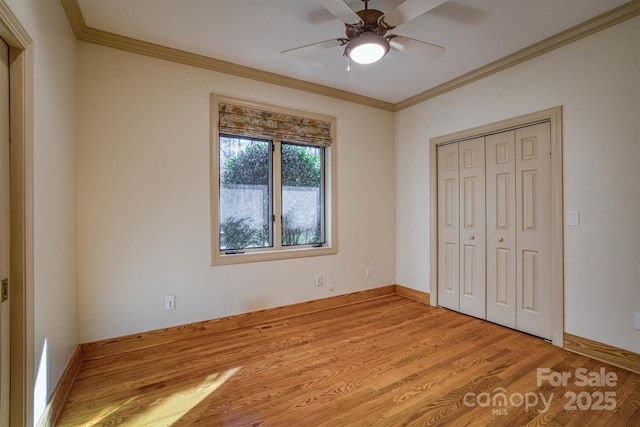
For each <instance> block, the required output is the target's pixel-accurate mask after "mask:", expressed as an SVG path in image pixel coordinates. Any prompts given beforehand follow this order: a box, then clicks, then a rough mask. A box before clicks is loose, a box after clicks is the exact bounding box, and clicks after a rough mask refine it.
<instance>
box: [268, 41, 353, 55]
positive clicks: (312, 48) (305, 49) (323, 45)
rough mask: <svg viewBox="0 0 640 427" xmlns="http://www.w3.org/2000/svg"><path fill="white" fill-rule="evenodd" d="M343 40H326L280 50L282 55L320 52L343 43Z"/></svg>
mask: <svg viewBox="0 0 640 427" xmlns="http://www.w3.org/2000/svg"><path fill="white" fill-rule="evenodd" d="M341 43H342V42H341V41H340V40H338V39H331V40H325V41H323V42H318V43H312V44H308V45H306V46H300V47H294V48H293V49H287V50H283V51H282V52H280V54H281V55H286V56H298V55H307V54H309V53H313V52H318V51H320V50H324V49H329V48H331V47H336V46H340V45H341Z"/></svg>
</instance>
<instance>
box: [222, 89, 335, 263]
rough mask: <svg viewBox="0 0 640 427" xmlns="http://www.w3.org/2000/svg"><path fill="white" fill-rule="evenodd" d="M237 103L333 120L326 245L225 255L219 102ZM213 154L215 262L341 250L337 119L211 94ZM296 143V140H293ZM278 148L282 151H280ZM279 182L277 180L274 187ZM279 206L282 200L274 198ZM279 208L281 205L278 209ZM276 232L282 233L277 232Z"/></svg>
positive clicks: (328, 152)
mask: <svg viewBox="0 0 640 427" xmlns="http://www.w3.org/2000/svg"><path fill="white" fill-rule="evenodd" d="M221 103H223V104H233V105H238V106H242V107H249V108H258V109H262V110H265V111H272V112H276V113H282V114H289V115H294V116H302V117H308V118H310V119H316V120H324V121H328V122H330V123H331V139H332V141H333V142H332V144H331V145H330V146H329V147H326V148H325V158H324V161H325V171H324V172H325V174H324V175H325V239H326V243H325V244H324V245H323V246H322V247H309V246H303V247H295V246H294V247H280V245H274V247H272V248H263V249H246V250H245V251H244V253H237V254H225V253H224V252H223V251H220V197H219V196H220V136H219V135H220V132H219V126H218V119H219V115H218V105H219V104H221ZM210 114H211V155H210V157H211V158H210V162H211V164H210V171H211V176H210V183H211V253H212V265H214V266H216V265H230V264H242V263H248V262H260V261H273V260H281V259H293V258H303V257H311V256H322V255H335V254H336V253H338V239H337V236H338V233H337V228H338V227H337V221H336V220H337V203H336V202H337V194H338V193H337V181H336V169H337V168H336V136H335V132H336V130H335V129H336V119H335V117H331V116H326V115H322V114H317V113H310V112H307V111H299V110H294V109H290V108H285V107H279V106H274V105H268V104H261V103H255V102H248V101H244V100H240V99H234V98H228V97H223V96H219V95H216V94H211V103H210ZM291 142H295V141H291ZM276 151H278V150H276ZM274 155H277V156H279V153H278V154H276V153H274ZM276 184H277V183H275V182H274V186H275V185H276ZM273 203H274V205H275V206H279V205H278V203H279V200H275V199H274V201H273ZM276 211H279V207H278V208H276ZM280 227H281V224H280V221H276V222H275V227H274V231H275V232H277V230H279V229H280ZM274 235H279V234H275V233H274Z"/></svg>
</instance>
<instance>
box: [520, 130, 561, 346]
mask: <svg viewBox="0 0 640 427" xmlns="http://www.w3.org/2000/svg"><path fill="white" fill-rule="evenodd" d="M550 136H551V129H550V125H549V123H542V124H539V125H535V126H529V127H525V128H521V129H517V130H516V131H515V139H516V158H517V162H516V187H517V191H516V210H517V211H516V214H517V219H518V235H517V253H518V256H517V267H516V268H517V271H516V283H517V285H516V286H517V299H518V300H517V312H516V317H517V326H516V327H517V329H519V330H521V331H523V332H527V333H530V334H533V335H537V336H539V337H543V338H547V339H551V333H552V330H551V329H552V319H551V315H552V311H551V304H552V302H551V209H550V206H551V145H550Z"/></svg>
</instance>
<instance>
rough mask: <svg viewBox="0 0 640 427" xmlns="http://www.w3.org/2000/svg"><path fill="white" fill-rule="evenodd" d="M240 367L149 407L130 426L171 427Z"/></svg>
mask: <svg viewBox="0 0 640 427" xmlns="http://www.w3.org/2000/svg"><path fill="white" fill-rule="evenodd" d="M239 370H240V367H237V368H232V369H228V370H226V371H224V372H220V373H215V374H211V375H209V376H208V377H207V378H205V379H204V381H202V382H201V383H200V384H198V385H197V386H195V387H190V388H187V389H184V390H182V391H180V392H177V393H174V394H172V395H171V396H169V397H167V398H161V399H158V400H156V401H155V402H153V403H152V404H150V405H149V407H148V408H147V409H146V410H145V411H144V412H143V413H141V414H140V415H138V416H136V417H134V418H132V419H130V420H128V421H127V425H129V426H136V427H142V426H158V427H159V426H167V427H168V426H171V425H172V424H173V423H174V422H176V421H178V420H179V419H180V418H182V417H183V416H184V415H185V414H186V413H188V412H189V411H190V410H191V409H192V408H194V407H195V406H197V405H198V404H199V403H200V402H202V401H203V400H204V399H205V398H206V397H207V396H208V395H210V394H211V393H213V392H214V391H215V390H216V389H217V388H219V387H220V386H221V385H223V384H224V383H225V382H226V381H228V380H229V379H230V378H231V377H232V376H233V375H235V374H236V372H238V371H239Z"/></svg>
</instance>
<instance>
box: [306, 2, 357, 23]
mask: <svg viewBox="0 0 640 427" xmlns="http://www.w3.org/2000/svg"><path fill="white" fill-rule="evenodd" d="M316 1H317V2H318V3H320V4H321V5H322V6H324V8H325V9H327V10H328V11H329V12H331V14H332V15H333V16H335V17H336V18H338V19H339V20H341V21H342V22H344V23H345V24H357V23H358V22H362V20H361V19H360V17H359V16H358V14H357V13H355V12H354V11H353V9H351V7H350V6H349V5H348V4H347V3H345V2H344V1H343V0H316Z"/></svg>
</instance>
